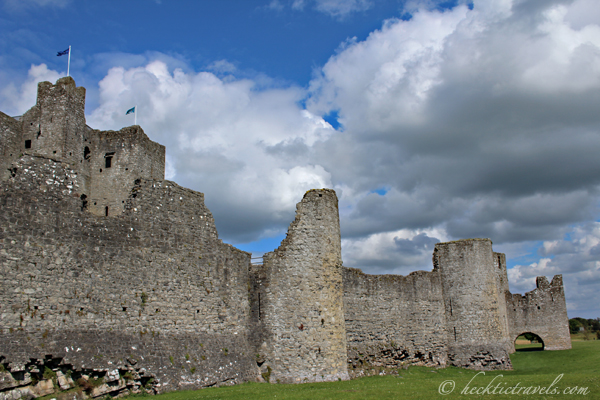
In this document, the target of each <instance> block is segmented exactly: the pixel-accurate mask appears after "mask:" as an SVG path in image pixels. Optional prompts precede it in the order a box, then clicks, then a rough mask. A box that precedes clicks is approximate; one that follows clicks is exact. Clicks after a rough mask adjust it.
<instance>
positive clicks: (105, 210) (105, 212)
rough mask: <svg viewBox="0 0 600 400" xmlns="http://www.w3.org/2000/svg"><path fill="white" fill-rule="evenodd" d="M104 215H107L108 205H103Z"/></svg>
mask: <svg viewBox="0 0 600 400" xmlns="http://www.w3.org/2000/svg"><path fill="white" fill-rule="evenodd" d="M104 215H105V216H107V217H108V206H106V207H104Z"/></svg>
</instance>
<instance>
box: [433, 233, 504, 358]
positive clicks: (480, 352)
mask: <svg viewBox="0 0 600 400" xmlns="http://www.w3.org/2000/svg"><path fill="white" fill-rule="evenodd" d="M494 261H495V260H494V252H493V251H492V241H491V240H489V239H468V240H458V241H455V242H446V243H438V244H436V245H435V250H434V252H433V268H434V270H439V273H440V275H441V283H442V295H443V298H444V304H445V314H446V336H447V343H448V359H449V360H450V361H451V363H452V364H454V365H457V366H465V367H467V366H475V367H477V366H481V367H483V366H486V367H488V368H510V358H509V357H508V355H509V353H510V351H511V348H512V345H511V340H510V338H509V334H508V325H507V319H506V302H505V300H502V301H501V300H500V299H501V295H500V291H501V289H500V288H499V287H498V272H497V270H498V267H497V266H496V265H497V264H498V263H497V262H494ZM502 297H503V293H502Z"/></svg>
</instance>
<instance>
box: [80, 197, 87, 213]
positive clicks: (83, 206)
mask: <svg viewBox="0 0 600 400" xmlns="http://www.w3.org/2000/svg"><path fill="white" fill-rule="evenodd" d="M79 198H80V199H81V211H85V210H86V209H87V206H88V201H87V196H86V195H85V194H82V195H81V196H80V197H79Z"/></svg>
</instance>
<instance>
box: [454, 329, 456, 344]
mask: <svg viewBox="0 0 600 400" xmlns="http://www.w3.org/2000/svg"><path fill="white" fill-rule="evenodd" d="M454 341H455V342H456V327H454Z"/></svg>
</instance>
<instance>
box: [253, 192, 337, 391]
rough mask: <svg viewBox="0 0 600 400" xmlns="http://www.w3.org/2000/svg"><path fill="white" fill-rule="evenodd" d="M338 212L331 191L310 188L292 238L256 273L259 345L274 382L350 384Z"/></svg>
mask: <svg viewBox="0 0 600 400" xmlns="http://www.w3.org/2000/svg"><path fill="white" fill-rule="evenodd" d="M338 214H339V213H338V200H337V196H336V195H335V192H334V191H333V190H330V189H321V190H310V191H308V192H307V193H306V194H305V195H304V198H303V199H302V201H301V202H300V203H298V205H297V210H296V219H295V220H294V222H292V224H291V225H290V228H289V230H288V233H287V237H286V238H285V239H284V240H283V241H282V242H281V245H280V246H279V248H277V249H276V250H275V251H273V252H271V253H267V254H265V255H264V264H263V265H262V266H258V267H255V268H254V274H255V275H256V278H255V282H256V284H255V288H254V298H253V302H254V303H256V307H255V308H253V310H254V313H253V316H254V323H255V324H256V325H255V326H256V328H255V331H256V333H255V335H256V336H255V338H254V343H255V345H256V347H257V354H258V358H259V360H258V362H259V364H260V366H261V368H262V371H263V374H264V376H265V377H267V376H268V379H269V381H271V382H283V383H301V382H319V381H332V380H338V379H348V372H347V360H346V358H347V357H346V330H345V326H344V311H343V300H342V298H343V285H342V256H341V241H340V230H339V226H340V225H339V215H338ZM256 308H258V309H256Z"/></svg>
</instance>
